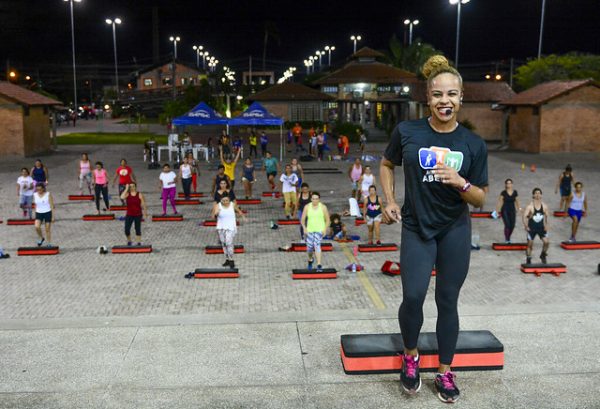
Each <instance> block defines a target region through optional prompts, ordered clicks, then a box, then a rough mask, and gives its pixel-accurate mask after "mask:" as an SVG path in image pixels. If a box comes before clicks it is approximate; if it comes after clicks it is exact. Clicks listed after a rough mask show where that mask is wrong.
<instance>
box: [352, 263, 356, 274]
mask: <svg viewBox="0 0 600 409" xmlns="http://www.w3.org/2000/svg"><path fill="white" fill-rule="evenodd" d="M352 272H353V273H356V263H352Z"/></svg>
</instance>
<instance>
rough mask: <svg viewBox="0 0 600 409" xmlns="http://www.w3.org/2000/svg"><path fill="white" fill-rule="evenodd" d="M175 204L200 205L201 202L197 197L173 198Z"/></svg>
mask: <svg viewBox="0 0 600 409" xmlns="http://www.w3.org/2000/svg"><path fill="white" fill-rule="evenodd" d="M175 204H176V205H177V206H193V205H201V204H202V202H201V201H200V200H199V199H175Z"/></svg>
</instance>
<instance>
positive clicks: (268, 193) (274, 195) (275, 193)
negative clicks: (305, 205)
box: [262, 192, 282, 199]
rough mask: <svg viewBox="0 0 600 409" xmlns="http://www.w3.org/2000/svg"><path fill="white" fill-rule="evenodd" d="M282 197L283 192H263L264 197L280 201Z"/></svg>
mask: <svg viewBox="0 0 600 409" xmlns="http://www.w3.org/2000/svg"><path fill="white" fill-rule="evenodd" d="M281 196H282V194H281V192H262V197H275V198H277V199H279V198H280V197H281Z"/></svg>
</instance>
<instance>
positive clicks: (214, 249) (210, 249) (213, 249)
mask: <svg viewBox="0 0 600 409" xmlns="http://www.w3.org/2000/svg"><path fill="white" fill-rule="evenodd" d="M233 252H234V253H236V254H239V253H244V252H245V250H244V246H243V245H241V244H236V245H235V246H234V247H233ZM204 253H205V254H223V247H221V246H206V247H205V248H204Z"/></svg>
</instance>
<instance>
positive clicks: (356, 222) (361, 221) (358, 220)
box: [354, 217, 367, 226]
mask: <svg viewBox="0 0 600 409" xmlns="http://www.w3.org/2000/svg"><path fill="white" fill-rule="evenodd" d="M363 224H367V221H366V220H365V219H363V218H362V217H357V218H356V219H354V225H355V226H362V225H363Z"/></svg>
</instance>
